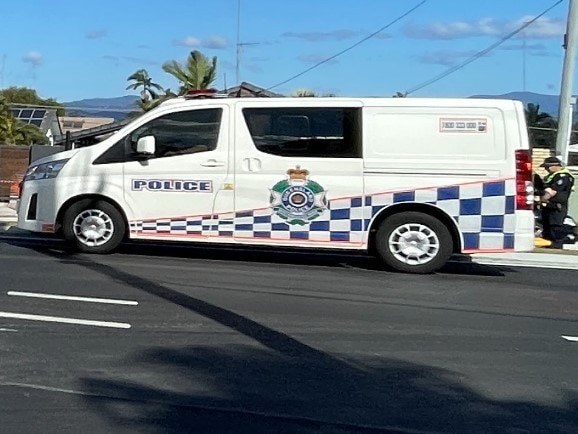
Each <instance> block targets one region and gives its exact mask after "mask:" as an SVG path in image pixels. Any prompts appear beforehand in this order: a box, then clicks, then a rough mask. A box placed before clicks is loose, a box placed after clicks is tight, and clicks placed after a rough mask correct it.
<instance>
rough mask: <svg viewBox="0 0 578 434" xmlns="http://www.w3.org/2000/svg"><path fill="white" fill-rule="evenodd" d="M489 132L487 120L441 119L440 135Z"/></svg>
mask: <svg viewBox="0 0 578 434" xmlns="http://www.w3.org/2000/svg"><path fill="white" fill-rule="evenodd" d="M487 131H488V120H487V119H479V118H475V119H473V118H440V133H486V132H487Z"/></svg>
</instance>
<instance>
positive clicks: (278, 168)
mask: <svg viewBox="0 0 578 434" xmlns="http://www.w3.org/2000/svg"><path fill="white" fill-rule="evenodd" d="M361 117H362V103H361V102H358V101H351V100H350V101H347V102H343V101H338V100H337V99H336V100H335V101H333V99H320V100H319V101H317V100H315V101H311V100H309V99H307V100H303V101H301V100H300V99H297V98H295V99H290V100H288V101H287V102H279V101H276V102H275V101H271V102H269V101H267V100H261V101H258V102H257V101H256V102H239V103H237V104H236V108H235V119H236V123H235V211H236V214H235V239H236V240H237V241H238V242H248V243H254V242H258V243H268V244H279V245H299V246H301V245H303V246H310V245H323V246H338V245H339V246H343V247H345V248H347V247H349V248H358V247H359V246H360V245H361V244H362V243H363V240H364V237H363V234H364V223H363V206H362V204H363V197H364V196H363V195H364V191H363V190H364V187H363V158H362V136H363V134H362V129H361V128H362V121H361Z"/></svg>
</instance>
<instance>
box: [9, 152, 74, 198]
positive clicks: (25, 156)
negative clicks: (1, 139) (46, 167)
mask: <svg viewBox="0 0 578 434" xmlns="http://www.w3.org/2000/svg"><path fill="white" fill-rule="evenodd" d="M63 150H64V146H44V145H32V146H15V145H0V201H8V200H10V199H14V198H16V197H18V196H19V193H20V182H21V181H22V178H24V174H25V173H26V169H27V168H28V166H29V165H30V163H31V162H33V161H36V160H38V159H39V158H43V157H47V156H49V155H52V154H55V153H57V152H61V151H63Z"/></svg>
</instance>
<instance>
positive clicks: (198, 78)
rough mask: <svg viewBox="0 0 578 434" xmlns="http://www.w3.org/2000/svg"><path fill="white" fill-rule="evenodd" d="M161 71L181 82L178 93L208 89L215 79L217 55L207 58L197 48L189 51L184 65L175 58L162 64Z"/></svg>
mask: <svg viewBox="0 0 578 434" xmlns="http://www.w3.org/2000/svg"><path fill="white" fill-rule="evenodd" d="M163 71H165V72H166V73H167V74H170V75H172V76H173V77H175V78H176V79H177V80H178V81H179V82H180V84H181V87H180V89H179V95H183V94H184V93H185V92H187V91H189V90H196V89H208V88H210V87H211V86H212V85H213V83H214V82H215V80H216V79H217V57H216V56H213V58H212V59H209V58H208V57H207V56H205V55H204V54H203V53H201V52H200V51H198V50H194V51H191V52H190V53H189V56H188V57H187V61H186V63H185V64H184V65H181V64H180V63H179V62H177V61H176V60H170V61H168V62H165V63H164V64H163Z"/></svg>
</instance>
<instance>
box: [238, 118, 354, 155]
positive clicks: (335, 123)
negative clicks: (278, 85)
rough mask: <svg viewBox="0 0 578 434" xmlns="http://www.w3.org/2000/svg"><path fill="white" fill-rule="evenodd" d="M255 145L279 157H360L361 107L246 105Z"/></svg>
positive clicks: (247, 119) (250, 130) (248, 122)
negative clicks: (254, 106) (268, 106)
mask: <svg viewBox="0 0 578 434" xmlns="http://www.w3.org/2000/svg"><path fill="white" fill-rule="evenodd" d="M243 115H244V117H245V122H246V123H247V127H248V128H249V132H250V133H251V137H252V138H253V142H254V144H255V147H256V148H257V149H258V150H259V151H261V152H265V153H267V154H273V155H279V156H283V157H317V158H319V157H321V158H361V156H362V148H361V109H358V108H317V107H315V108H304V107H300V108H246V109H243Z"/></svg>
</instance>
